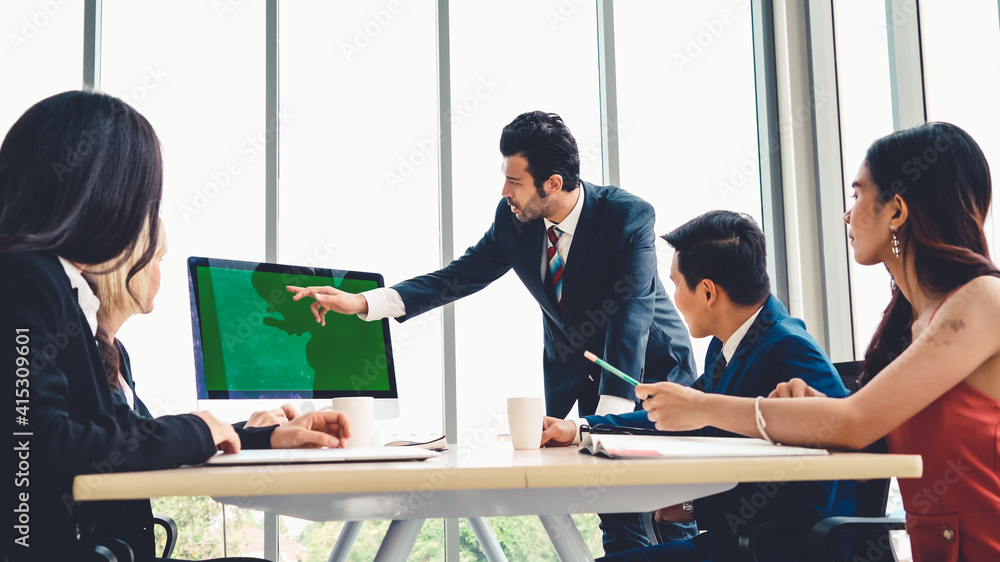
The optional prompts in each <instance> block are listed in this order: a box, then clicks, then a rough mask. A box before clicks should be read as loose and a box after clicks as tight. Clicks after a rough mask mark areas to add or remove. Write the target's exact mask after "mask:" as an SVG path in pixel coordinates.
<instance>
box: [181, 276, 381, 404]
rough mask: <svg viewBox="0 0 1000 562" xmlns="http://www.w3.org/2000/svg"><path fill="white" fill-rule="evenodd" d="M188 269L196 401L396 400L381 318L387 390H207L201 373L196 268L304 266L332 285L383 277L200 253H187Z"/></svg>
mask: <svg viewBox="0 0 1000 562" xmlns="http://www.w3.org/2000/svg"><path fill="white" fill-rule="evenodd" d="M187 264H188V268H187V275H188V294H189V295H190V298H191V331H192V338H193V342H192V344H193V345H192V349H193V350H194V369H195V385H196V388H197V395H198V399H199V400H243V399H269V398H279V399H306V400H308V399H314V398H339V397H342V396H371V397H373V398H376V399H398V398H399V394H398V389H397V386H396V369H395V365H394V362H393V356H392V340H391V338H390V335H389V319H388V318H383V319H382V320H381V323H382V339H383V341H384V342H385V360H386V371H387V372H388V377H389V389H388V390H354V391H351V390H273V391H242V390H208V387H207V375H206V373H205V356H204V344H203V342H202V337H201V313H200V310H201V308H200V306H199V304H200V302H199V298H200V296H199V293H198V281H197V279H198V276H197V270H198V268H199V267H209V268H216V269H231V270H238V271H255V270H257V269H261V270H263V271H269V272H272V273H290V272H291V270H292V268H295V269H298V270H301V269H308V270H311V271H312V272H313V275H314V276H316V277H326V278H329V279H330V281H331V283H330V284H331V285H334V284H335V280H336V279H355V280H362V281H375V282H376V284H377V286H378V287H380V288H381V287H384V286H385V280H384V279H383V277H382V275H381V274H379V273H372V272H368V271H353V270H342V269H329V268H322V267H309V266H297V265H289V264H279V263H269V262H250V261H241V260H231V259H223V258H208V257H201V256H191V257H189V258H188V260H187Z"/></svg>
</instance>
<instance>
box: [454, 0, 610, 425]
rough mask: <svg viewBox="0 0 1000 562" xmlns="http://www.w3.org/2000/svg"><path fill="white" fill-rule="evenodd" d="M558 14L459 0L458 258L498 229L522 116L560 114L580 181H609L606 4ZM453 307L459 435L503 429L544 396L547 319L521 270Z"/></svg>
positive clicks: (529, 3)
mask: <svg viewBox="0 0 1000 562" xmlns="http://www.w3.org/2000/svg"><path fill="white" fill-rule="evenodd" d="M565 4H567V5H569V4H570V3H565ZM551 8H552V7H551V6H546V5H545V4H542V3H538V2H535V1H533V0H517V1H509V0H505V1H489V2H452V3H451V80H452V87H451V101H452V114H451V123H452V132H453V134H454V152H453V156H454V193H455V198H454V200H455V205H454V209H455V216H454V220H455V253H456V254H459V255H460V254H461V253H462V252H464V251H465V248H467V247H469V246H471V245H473V244H475V243H476V242H477V241H478V240H479V239H480V238H481V237H482V235H483V233H484V232H486V230H487V229H488V228H489V226H490V224H491V223H492V221H493V216H494V213H495V211H496V208H497V204H498V203H499V202H500V198H501V197H500V191H501V189H502V188H503V181H504V177H503V174H501V172H500V166H501V163H502V157H501V155H500V150H499V148H498V146H499V142H500V131H501V130H502V129H503V127H504V125H506V124H507V123H509V122H510V121H511V120H513V119H514V117H516V116H517V115H519V114H521V113H524V112H525V111H532V110H536V109H538V110H543V111H549V112H553V113H558V114H559V115H560V116H561V117H562V118H563V120H564V121H565V122H566V124H567V125H568V126H569V128H570V130H571V131H572V132H573V135H574V136H575V137H576V140H577V144H578V145H579V147H580V149H581V152H583V162H582V166H581V177H582V178H583V179H585V180H588V181H592V182H598V183H599V182H600V178H601V160H600V149H599V147H600V98H599V91H598V74H597V73H598V67H597V41H596V40H595V38H596V29H597V15H596V14H597V11H596V10H597V8H596V4H595V3H594V2H592V1H591V2H582V3H581V2H577V3H574V4H573V5H572V6H567V7H566V9H565V10H562V11H559V10H556V11H554V10H553V9H551ZM570 8H572V9H570ZM595 147H597V148H596V149H595ZM540 248H541V247H539V252H541V249H540ZM539 259H541V253H539ZM539 265H540V262H539ZM455 311H456V321H457V325H458V336H457V338H456V343H455V346H456V349H457V350H458V351H457V352H458V427H459V433H460V437H459V439H460V440H462V439H463V437H468V438H474V436H475V435H476V434H475V433H472V432H474V431H476V430H477V428H483V427H486V428H488V429H490V432H491V433H492V434H496V433H497V432H503V433H505V432H506V423H505V422H504V420H505V415H506V399H507V397H509V396H532V395H533V396H542V395H543V384H542V313H541V311H540V309H539V308H538V304H537V303H536V302H535V301H534V299H533V298H532V297H531V296H530V295H529V294H528V292H527V290H526V289H525V288H524V286H523V285H522V284H521V282H520V280H519V279H518V278H517V276H516V275H514V274H513V273H508V274H507V275H505V276H504V277H502V278H501V279H500V280H498V281H497V282H495V283H493V284H492V285H491V286H490V287H489V288H487V289H485V290H484V291H482V292H481V293H479V294H477V295H475V296H473V297H471V298H466V299H463V300H462V301H460V302H458V303H456V308H455ZM480 435H482V434H481V433H480Z"/></svg>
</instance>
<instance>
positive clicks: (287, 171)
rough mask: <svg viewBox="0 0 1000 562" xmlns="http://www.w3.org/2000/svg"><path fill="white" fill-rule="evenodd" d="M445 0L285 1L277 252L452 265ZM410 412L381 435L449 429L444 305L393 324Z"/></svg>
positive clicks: (383, 266)
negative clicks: (438, 0)
mask: <svg viewBox="0 0 1000 562" xmlns="http://www.w3.org/2000/svg"><path fill="white" fill-rule="evenodd" d="M435 13H436V12H435V4H434V2H433V1H432V0H421V1H417V2H388V3H387V2H385V1H381V0H373V1H370V2H347V3H344V2H337V3H331V2H325V1H321V0H317V1H309V2H286V3H282V5H281V17H280V18H279V22H280V26H281V28H280V30H279V36H280V38H281V48H280V57H281V61H280V65H279V68H280V72H281V75H280V78H279V80H280V85H281V95H280V102H281V113H282V114H283V115H285V116H286V119H287V122H286V123H285V124H284V125H283V127H282V129H281V142H280V154H279V159H280V172H281V177H280V184H279V193H280V202H279V206H278V208H279V210H280V215H279V217H278V225H279V228H278V256H279V260H280V261H282V262H284V263H292V264H298V265H319V266H323V267H330V268H335V269H354V270H362V271H374V272H378V273H382V274H383V275H384V276H385V280H386V284H387V285H392V284H394V283H398V282H400V281H403V280H405V279H408V278H410V277H412V276H415V275H420V274H422V273H426V272H428V271H432V270H435V269H437V268H438V266H439V265H440V251H439V248H440V229H439V222H438V165H437V160H438V139H439V138H440V131H439V130H438V126H437V58H436V35H435V29H436V26H435V23H436V19H435ZM390 330H391V332H392V336H393V355H394V360H395V365H396V372H397V383H398V389H399V396H400V401H399V404H400V417H399V419H397V420H387V421H384V422H383V421H380V422H379V423H378V426H379V427H377V430H378V433H379V435H378V437H379V439H380V440H381V441H383V442H388V441H393V440H396V439H397V438H403V439H413V438H419V440H426V439H425V438H433V437H438V436H440V435H441V434H442V427H443V423H442V421H443V420H442V415H443V414H442V411H443V410H442V391H441V357H442V356H441V347H442V345H441V327H440V311H434V312H429V313H427V314H424V315H422V316H419V317H417V318H414V319H412V320H410V321H407V322H404V323H398V322H395V321H392V322H390Z"/></svg>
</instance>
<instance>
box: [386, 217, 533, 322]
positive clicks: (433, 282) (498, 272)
mask: <svg viewBox="0 0 1000 562" xmlns="http://www.w3.org/2000/svg"><path fill="white" fill-rule="evenodd" d="M539 251H541V250H539ZM510 267H511V266H510V261H509V260H508V259H507V257H506V256H505V255H504V253H503V251H502V250H501V249H500V246H499V245H498V244H497V241H496V222H494V224H493V225H491V226H490V229H489V230H487V231H486V234H484V235H483V237H482V239H480V240H479V242H477V243H476V245H475V246H472V247H471V248H469V249H468V250H466V251H465V255H463V256H462V257H460V258H458V259H456V260H454V261H452V262H451V263H450V264H448V266H447V267H445V268H444V269H440V270H438V271H435V272H433V273H428V274H427V275H421V276H420V277H414V278H413V279H409V280H407V281H403V282H402V283H399V284H398V285H394V286H393V287H392V288H393V289H395V290H396V292H398V293H399V296H400V297H401V298H402V299H403V304H404V305H405V306H406V314H405V315H404V316H400V317H399V318H397V320H399V321H400V322H404V321H406V320H409V319H410V318H413V317H414V316H417V315H419V314H423V313H424V312H427V311H428V310H433V309H435V308H438V307H440V306H444V305H446V304H448V303H451V302H454V301H456V300H458V299H460V298H462V297H466V296H469V295H471V294H473V293H475V292H477V291H479V290H480V289H482V288H483V287H485V286H487V285H489V284H490V283H492V282H493V281H496V280H497V279H499V278H500V277H501V276H502V275H503V274H504V273H507V271H508V270H510Z"/></svg>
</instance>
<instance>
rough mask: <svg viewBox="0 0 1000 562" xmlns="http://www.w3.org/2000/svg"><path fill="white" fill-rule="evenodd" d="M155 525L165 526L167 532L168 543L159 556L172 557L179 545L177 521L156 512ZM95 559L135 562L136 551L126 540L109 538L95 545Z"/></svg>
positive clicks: (101, 561) (113, 561)
mask: <svg viewBox="0 0 1000 562" xmlns="http://www.w3.org/2000/svg"><path fill="white" fill-rule="evenodd" d="M153 525H154V526H156V525H159V526H160V527H163V530H164V531H165V532H166V534H167V543H166V544H165V545H164V546H163V552H161V553H160V554H159V558H170V555H171V554H173V553H174V547H175V546H176V545H177V523H176V522H175V521H174V520H173V519H172V518H171V517H168V516H166V515H159V514H154V515H153ZM93 560H94V561H95V562H134V561H135V552H134V551H133V550H132V547H131V546H129V545H128V544H126V543H125V542H124V541H121V540H118V539H109V540H106V541H103V542H101V543H99V544H97V545H96V546H94V556H93Z"/></svg>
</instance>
